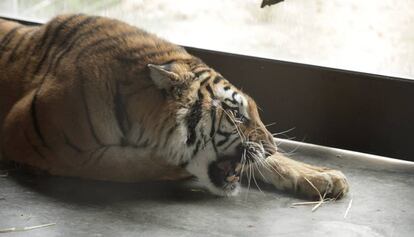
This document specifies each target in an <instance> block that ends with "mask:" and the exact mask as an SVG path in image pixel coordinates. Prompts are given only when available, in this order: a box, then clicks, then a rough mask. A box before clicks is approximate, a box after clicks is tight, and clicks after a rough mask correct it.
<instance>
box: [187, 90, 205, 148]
mask: <svg viewBox="0 0 414 237" xmlns="http://www.w3.org/2000/svg"><path fill="white" fill-rule="evenodd" d="M202 109H203V108H202V100H201V99H200V98H199V99H197V101H196V102H195V103H194V104H193V105H192V107H191V109H190V112H189V113H188V114H187V116H186V122H187V132H188V134H187V142H186V143H187V146H191V145H193V144H194V142H195V141H196V137H197V133H196V127H197V125H198V123H199V122H200V120H201V115H202V112H203V111H202Z"/></svg>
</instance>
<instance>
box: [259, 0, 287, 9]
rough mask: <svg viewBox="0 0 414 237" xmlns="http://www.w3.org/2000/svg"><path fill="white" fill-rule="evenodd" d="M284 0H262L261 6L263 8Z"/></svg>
mask: <svg viewBox="0 0 414 237" xmlns="http://www.w3.org/2000/svg"><path fill="white" fill-rule="evenodd" d="M283 1H284V0H263V1H262V5H261V6H260V7H261V8H264V7H265V6H272V5H274V4H276V3H279V2H283Z"/></svg>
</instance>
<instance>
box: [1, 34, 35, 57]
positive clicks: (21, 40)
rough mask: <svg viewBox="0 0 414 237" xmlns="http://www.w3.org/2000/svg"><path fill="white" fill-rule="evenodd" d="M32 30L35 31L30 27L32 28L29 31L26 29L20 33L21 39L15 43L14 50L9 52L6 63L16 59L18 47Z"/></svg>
mask: <svg viewBox="0 0 414 237" xmlns="http://www.w3.org/2000/svg"><path fill="white" fill-rule="evenodd" d="M32 31H33V29H30V30H28V31H26V32H24V33H22V34H21V35H20V38H19V41H17V43H16V44H15V45H14V47H13V49H12V51H11V52H10V54H9V57H8V59H7V60H6V65H7V64H9V63H12V62H14V61H15V60H16V52H17V49H18V48H19V46H20V45H21V44H22V43H23V41H24V40H25V39H26V35H27V34H29V33H31V32H32Z"/></svg>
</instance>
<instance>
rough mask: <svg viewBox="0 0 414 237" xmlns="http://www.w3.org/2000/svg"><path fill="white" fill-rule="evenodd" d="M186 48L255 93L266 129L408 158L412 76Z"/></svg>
mask: <svg viewBox="0 0 414 237" xmlns="http://www.w3.org/2000/svg"><path fill="white" fill-rule="evenodd" d="M9 19H10V18H9ZM11 20H16V19H11ZM16 21H19V22H21V23H24V24H31V25H33V24H39V23H37V22H31V21H24V20H16ZM186 48H187V50H188V51H189V52H190V53H192V54H194V55H196V56H198V57H200V58H201V59H203V60H204V61H205V62H206V63H207V64H209V65H210V66H212V67H213V68H215V69H216V70H217V71H219V72H221V73H222V74H223V75H224V76H225V77H226V78H227V79H229V80H230V81H231V82H233V83H234V84H235V85H237V86H238V87H241V88H242V89H244V91H245V92H247V93H248V94H250V95H251V96H252V97H253V98H255V100H256V102H257V103H258V105H259V106H260V107H261V108H262V112H261V114H262V117H263V120H264V121H265V122H266V123H272V122H275V123H276V124H275V125H273V126H270V127H269V130H271V131H272V132H275V133H282V132H283V131H286V130H290V129H292V128H294V129H293V130H291V131H289V132H286V133H282V134H279V135H278V136H279V137H282V138H286V137H289V138H291V137H293V138H294V139H295V140H298V141H304V142H308V143H315V144H319V145H324V146H331V147H337V148H342V149H348V150H353V151H360V152H365V153H370V154H376V155H381V156H387V157H392V158H398V159H404V160H411V161H414V146H413V145H414V139H413V133H414V105H413V102H414V80H409V79H403V78H396V77H386V76H380V75H374V74H367V73H360V72H353V71H346V70H339V69H333V68H326V67H319V66H312V65H306V64H300V63H293V62H285V61H279V60H271V59H263V58H257V57H250V56H242V55H236V54H229V53H224V52H216V51H211V50H203V49H197V48H190V47H186Z"/></svg>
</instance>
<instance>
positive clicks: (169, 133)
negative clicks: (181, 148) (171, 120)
mask: <svg viewBox="0 0 414 237" xmlns="http://www.w3.org/2000/svg"><path fill="white" fill-rule="evenodd" d="M177 127H178V124H174V126H172V127H171V128H170V129H169V130H168V132H167V135H166V137H165V141H164V147H165V146H166V145H167V142H168V140H170V137H171V136H172V134H173V132H174V131H175V129H177Z"/></svg>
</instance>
